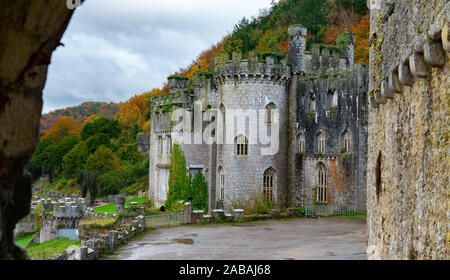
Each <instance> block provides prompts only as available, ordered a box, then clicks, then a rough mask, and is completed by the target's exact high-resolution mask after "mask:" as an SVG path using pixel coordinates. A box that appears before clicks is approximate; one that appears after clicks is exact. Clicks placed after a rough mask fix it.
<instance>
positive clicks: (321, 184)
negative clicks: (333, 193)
mask: <svg viewBox="0 0 450 280" xmlns="http://www.w3.org/2000/svg"><path fill="white" fill-rule="evenodd" d="M316 201H317V202H327V173H326V168H325V165H323V164H319V166H318V171H317V194H316Z"/></svg>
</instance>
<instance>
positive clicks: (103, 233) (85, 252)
mask: <svg viewBox="0 0 450 280" xmlns="http://www.w3.org/2000/svg"><path fill="white" fill-rule="evenodd" d="M143 230H144V216H142V215H140V216H137V217H134V218H124V219H121V220H118V221H117V223H116V224H115V225H114V226H113V227H112V228H89V229H88V230H85V228H84V227H83V226H79V228H78V232H79V234H80V241H81V248H80V256H79V259H80V260H94V259H97V258H98V257H100V256H101V255H103V254H104V253H105V252H106V251H110V252H112V251H113V250H114V248H115V247H116V246H119V245H122V244H125V243H126V242H127V241H128V240H130V239H131V238H132V237H134V236H136V235H137V234H139V233H141V232H142V231H143Z"/></svg>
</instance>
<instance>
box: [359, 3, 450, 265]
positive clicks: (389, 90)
mask: <svg viewBox="0 0 450 280" xmlns="http://www.w3.org/2000/svg"><path fill="white" fill-rule="evenodd" d="M381 4H382V5H381V10H376V9H374V10H372V11H371V42H372V47H371V54H370V60H371V69H370V75H371V79H370V85H369V90H370V93H369V94H370V101H371V108H370V112H369V139H368V143H369V146H368V165H367V182H368V186H367V190H368V195H367V198H368V252H367V253H368V257H369V259H448V220H449V214H450V213H449V210H448V206H449V200H448V186H449V170H450V158H449V146H448V141H449V129H448V127H449V88H450V86H449V72H450V65H449V59H448V58H449V53H448V51H450V49H449V48H448V47H449V42H448V29H449V19H450V3H448V1H445V0H428V1H420V0H411V1H400V0H397V1H396V0H390V1H381ZM445 50H446V51H445Z"/></svg>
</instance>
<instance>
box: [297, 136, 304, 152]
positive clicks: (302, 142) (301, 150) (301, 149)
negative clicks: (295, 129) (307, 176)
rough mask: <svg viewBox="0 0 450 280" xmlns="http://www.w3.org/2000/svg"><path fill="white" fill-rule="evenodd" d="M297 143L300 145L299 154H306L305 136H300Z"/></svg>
mask: <svg viewBox="0 0 450 280" xmlns="http://www.w3.org/2000/svg"><path fill="white" fill-rule="evenodd" d="M297 143H298V152H299V153H304V152H305V136H303V134H301V133H300V134H299V135H298V136H297Z"/></svg>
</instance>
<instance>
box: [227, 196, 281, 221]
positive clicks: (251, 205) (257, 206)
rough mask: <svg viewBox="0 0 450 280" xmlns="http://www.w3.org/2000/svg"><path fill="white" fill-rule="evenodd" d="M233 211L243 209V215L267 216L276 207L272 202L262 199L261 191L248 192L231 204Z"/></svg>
mask: <svg viewBox="0 0 450 280" xmlns="http://www.w3.org/2000/svg"><path fill="white" fill-rule="evenodd" d="M231 204H232V207H233V208H234V209H244V212H245V214H248V215H252V214H268V213H269V211H270V209H274V208H275V207H276V205H275V203H274V202H273V201H270V200H267V199H265V198H264V194H263V192H261V191H254V192H248V193H247V194H246V195H243V196H242V197H241V198H239V199H236V200H233V201H232V202H231Z"/></svg>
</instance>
